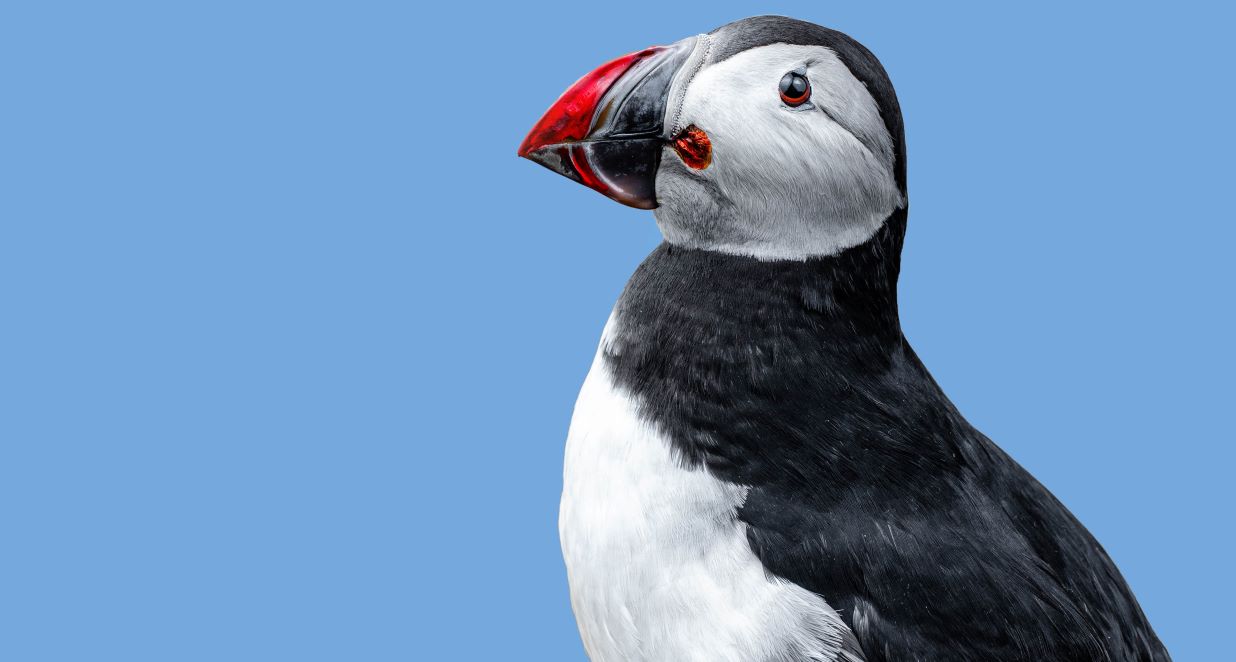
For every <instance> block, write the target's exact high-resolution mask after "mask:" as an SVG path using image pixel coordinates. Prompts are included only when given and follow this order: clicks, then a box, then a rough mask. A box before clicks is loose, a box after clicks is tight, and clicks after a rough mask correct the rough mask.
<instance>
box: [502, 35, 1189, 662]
mask: <svg viewBox="0 0 1236 662" xmlns="http://www.w3.org/2000/svg"><path fill="white" fill-rule="evenodd" d="M518 154H519V155H520V156H522V157H525V158H528V159H530V160H532V161H535V162H537V163H539V164H541V165H543V166H545V167H547V168H549V169H551V170H553V171H554V172H557V173H559V174H561V175H564V176H566V177H568V178H570V179H573V180H575V181H577V182H579V183H581V184H584V185H586V186H588V187H590V188H592V189H595V190H596V191H598V192H600V193H602V194H604V195H605V196H607V197H609V198H611V199H613V200H616V201H618V202H620V203H623V204H625V205H628V206H630V207H635V208H637V209H645V210H647V209H651V210H653V215H654V217H655V219H656V223H657V226H658V228H659V229H660V231H661V234H662V235H663V239H664V241H663V242H662V243H660V245H659V246H658V247H657V248H656V249H655V250H653V252H652V253H651V254H650V255H648V257H647V258H646V259H645V260H644V261H643V262H642V263H641V264H640V265H639V267H638V268H637V269H636V271H635V273H634V274H633V275H632V277H631V279H630V281H629V282H628V283H627V285H626V287H625V288H624V290H623V292H622V294H621V295H620V297H619V299H618V301H617V303H616V305H615V306H614V309H613V312H612V313H611V315H610V317H609V319H608V320H607V321H606V322H605V326H604V330H603V332H602V337H601V341H600V343H599V346H598V348H597V352H596V355H595V357H594V359H593V362H592V365H591V368H590V370H589V372H588V375H587V377H586V378H585V380H584V383H583V386H582V388H581V389H580V392H579V396H578V400H577V401H576V403H575V408H574V413H573V415H572V418H571V423H570V426H569V430H568V432H567V440H566V447H565V457H564V465H563V491H562V498H561V505H560V512H559V536H560V540H561V547H562V554H563V558H564V560H565V563H566V570H567V580H568V584H569V587H570V601H571V607H572V610H573V612H574V614H575V618H576V622H577V625H578V627H579V631H580V637H581V639H582V642H583V645H584V648H585V651H586V653H587V655H588V656H589V658H590V659H591V660H592V662H620V661H623V662H626V661H643V662H692V661H699V662H824V661H840V662H858V661H865V662H876V661H885V660H895V661H910V660H921V661H940V660H947V661H954V660H961V661H970V660H974V661H978V660H984V661H986V660H1001V661H1004V662H1011V661H1022V660H1025V661H1029V660H1034V661H1044V660H1069V661H1072V660H1106V661H1112V662H1117V661H1119V662H1127V661H1139V662H1141V661H1147V662H1161V661H1166V660H1170V657H1169V654H1168V652H1167V650H1166V649H1165V647H1164V646H1163V644H1162V643H1161V642H1160V640H1159V639H1158V637H1157V636H1156V634H1155V632H1154V630H1153V629H1152V628H1151V626H1150V623H1149V622H1148V621H1147V618H1146V616H1145V614H1144V613H1143V611H1142V609H1141V607H1140V606H1139V604H1138V602H1137V600H1136V598H1135V597H1134V595H1133V593H1132V591H1131V590H1130V588H1129V586H1128V584H1127V583H1126V582H1125V580H1124V578H1123V577H1122V576H1121V574H1120V571H1119V570H1118V569H1117V567H1116V566H1115V564H1114V563H1113V562H1112V560H1111V558H1110V557H1109V556H1108V554H1107V553H1106V552H1105V551H1104V550H1103V548H1102V547H1101V546H1100V544H1099V543H1098V542H1097V541H1096V539H1095V538H1094V536H1092V535H1091V534H1090V532H1089V531H1087V529H1086V528H1085V527H1084V526H1083V525H1082V524H1081V523H1080V522H1079V521H1078V520H1077V519H1076V518H1075V517H1074V516H1073V515H1072V514H1071V513H1070V512H1069V511H1068V510H1067V509H1066V507H1065V506H1064V505H1063V504H1062V503H1061V502H1060V501H1059V500H1058V499H1057V498H1056V497H1055V496H1053V495H1052V494H1051V493H1050V492H1049V491H1048V490H1047V489H1046V488H1045V487H1044V486H1043V485H1041V484H1040V483H1039V482H1038V481H1037V480H1036V479H1035V478H1034V477H1032V476H1031V475H1030V474H1029V473H1028V472H1027V471H1026V470H1025V469H1024V468H1022V467H1021V466H1020V465H1019V464H1018V463H1017V462H1016V461H1015V460H1013V459H1012V458H1011V457H1010V456H1009V455H1008V454H1006V453H1005V452H1004V451H1003V450H1002V449H1001V448H1000V447H998V446H997V445H996V444H995V443H994V442H992V441H991V440H990V439H988V438H987V437H986V436H985V435H983V433H981V432H980V431H978V430H977V429H975V427H974V426H972V425H971V424H970V423H969V422H967V421H966V419H965V418H963V416H962V415H961V413H960V412H959V411H958V409H957V407H955V406H954V404H953V403H952V402H951V401H950V400H949V399H948V397H947V396H946V395H945V394H944V392H943V391H942V390H941V388H940V386H939V385H938V384H937V383H936V381H935V380H934V379H933V378H932V376H931V374H930V373H929V372H928V371H927V369H926V368H925V367H924V365H923V363H922V362H921V361H920V360H919V358H918V356H917V355H916V354H915V352H914V350H913V349H912V348H911V346H910V344H909V343H908V342H907V340H906V337H905V335H904V334H903V332H902V328H901V324H900V320H899V314H898V307H897V280H898V276H899V271H900V259H901V252H902V245H903V243H904V237H905V231H906V225H907V218H908V209H909V205H908V196H907V182H906V175H907V170H906V146H905V137H904V128H903V119H902V114H901V111H900V107H899V105H898V100H897V96H896V94H895V92H894V89H893V86H892V84H891V82H890V80H889V77H888V75H887V73H886V72H885V70H884V68H883V66H882V65H881V63H880V61H879V60H878V59H877V58H876V57H875V56H874V55H873V54H872V53H871V52H870V51H869V50H868V49H867V48H865V47H864V46H862V45H861V44H860V43H859V42H857V41H856V40H854V39H853V38H851V37H849V36H848V35H846V34H844V33H842V32H839V31H836V30H833V29H829V28H825V27H821V26H818V25H815V24H812V23H809V22H805V21H800V20H795V19H791V18H787V17H780V16H758V17H752V18H746V19H743V20H739V21H735V22H733V23H729V24H727V25H724V26H722V27H720V28H717V29H715V30H713V31H711V32H708V33H706V34H699V35H696V36H693V37H688V38H686V39H683V40H680V41H678V42H675V43H673V44H670V45H668V46H654V47H650V48H647V49H644V50H641V51H637V52H634V53H631V54H629V55H625V56H623V57H620V58H617V59H615V60H613V61H611V62H608V63H606V64H604V65H602V66H600V67H598V68H597V69H595V70H593V71H592V72H590V73H588V74H587V75H585V76H584V77H583V78H581V79H580V80H579V81H578V82H576V83H575V84H574V85H572V86H570V87H569V88H568V89H567V91H566V92H565V93H563V94H562V96H561V97H560V98H559V99H558V100H557V101H556V102H554V103H553V105H552V106H551V107H550V108H549V110H548V111H546V112H545V114H544V115H543V116H542V117H541V119H540V120H539V121H537V122H536V123H535V125H534V126H533V128H532V130H531V131H530V132H529V133H528V134H527V137H526V138H525V139H524V141H523V143H522V144H521V145H520V146H519V149H518Z"/></svg>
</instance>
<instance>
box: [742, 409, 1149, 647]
mask: <svg viewBox="0 0 1236 662" xmlns="http://www.w3.org/2000/svg"><path fill="white" fill-rule="evenodd" d="M973 434H974V435H976V436H975V437H974V438H973V439H972V441H973V442H975V443H976V444H977V447H976V448H973V449H972V452H973V453H974V457H972V458H970V459H969V461H968V462H964V464H967V465H968V467H969V468H968V469H966V470H962V471H959V472H958V473H957V474H956V475H954V476H952V477H950V480H948V481H944V482H943V483H942V484H941V485H937V486H932V487H931V488H930V489H928V490H926V491H921V490H918V489H915V488H913V487H911V486H906V487H905V488H904V489H900V490H897V489H890V488H888V487H887V486H885V487H881V488H878V489H872V487H871V486H870V485H869V484H863V483H856V484H854V485H848V486H844V487H841V486H837V485H832V486H828V485H815V486H811V485H806V484H797V483H795V482H793V481H776V482H768V483H765V484H762V485H753V486H752V487H751V489H750V491H749V493H748V496H747V500H746V502H745V504H744V505H743V507H742V509H741V511H740V513H739V516H740V518H741V519H742V520H743V521H744V522H745V523H746V524H747V526H748V540H749V542H750V544H751V547H752V549H753V550H754V551H755V553H756V555H757V556H758V557H759V558H760V560H761V562H762V563H763V564H764V565H765V567H766V568H767V569H768V571H769V572H771V573H772V574H774V575H777V576H780V577H782V578H784V579H787V580H789V581H792V582H794V583H796V584H798V585H800V586H802V587H804V588H806V589H808V590H811V591H813V592H815V593H817V594H819V595H820V596H822V597H823V598H824V599H826V600H827V601H828V602H829V604H830V605H832V606H833V607H834V608H836V609H837V610H838V612H839V613H840V614H841V616H842V618H843V620H845V621H847V622H848V623H849V624H850V625H851V627H852V628H853V631H854V635H855V638H856V648H857V649H858V650H861V651H863V652H865V654H866V657H865V658H860V659H866V660H869V661H871V662H874V661H875V660H914V659H923V660H943V659H953V660H987V659H1002V660H1022V659H1024V660H1043V659H1059V660H1064V659H1076V660H1112V661H1121V662H1122V661H1126V660H1138V661H1146V662H1158V661H1166V660H1169V659H1170V658H1169V657H1168V655H1167V652H1166V650H1165V649H1164V648H1163V646H1162V644H1160V643H1159V641H1158V639H1157V638H1156V637H1155V635H1154V633H1153V631H1152V630H1151V629H1150V627H1149V625H1148V624H1147V622H1146V619H1145V616H1144V615H1143V614H1142V612H1141V609H1140V608H1139V607H1138V605H1137V602H1136V600H1135V599H1134V598H1133V596H1132V594H1131V592H1130V591H1129V589H1128V587H1127V585H1126V584H1125V582H1124V580H1123V579H1122V578H1121V576H1120V574H1119V572H1118V571H1117V569H1116V568H1115V565H1114V564H1113V563H1112V561H1111V559H1110V558H1109V557H1108V556H1107V554H1106V553H1105V552H1104V551H1103V549H1102V548H1101V547H1100V546H1099V544H1098V543H1097V542H1096V541H1095V540H1094V538H1093V537H1092V536H1090V534H1089V533H1088V532H1087V531H1086V530H1085V528H1083V527H1082V526H1081V524H1079V523H1078V522H1077V520H1076V519H1075V518H1073V516H1072V515H1071V514H1070V513H1069V512H1068V511H1067V510H1066V509H1065V508H1064V507H1063V506H1062V505H1061V504H1060V502H1059V501H1057V500H1056V499H1055V498H1054V497H1053V496H1052V495H1051V494H1050V493H1048V492H1047V490H1046V489H1044V488H1043V487H1042V486H1041V485H1039V483H1038V482H1037V481H1035V480H1034V479H1033V478H1032V477H1031V476H1030V475H1029V474H1028V473H1026V472H1025V471H1024V470H1023V469H1022V468H1021V467H1020V466H1018V465H1017V464H1016V463H1015V462H1014V461H1013V460H1011V459H1010V458H1008V457H1007V456H1006V455H1005V454H1004V453H1003V452H1001V451H1000V450H999V449H998V448H996V447H995V445H994V444H992V443H991V442H990V441H988V440H986V438H985V437H982V435H980V434H978V433H977V432H974V433H973ZM873 482H878V479H877V481H873ZM821 491H824V492H827V493H828V498H827V499H821V498H818V496H817V493H819V492H821ZM839 491H840V492H841V494H840V495H839V494H838V492H839ZM1010 651H1015V652H1016V653H1014V656H1010Z"/></svg>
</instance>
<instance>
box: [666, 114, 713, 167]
mask: <svg viewBox="0 0 1236 662" xmlns="http://www.w3.org/2000/svg"><path fill="white" fill-rule="evenodd" d="M671 142H672V144H673V145H674V151H675V152H678V158H680V159H682V162H683V163H686V164H687V165H688V166H690V167H691V168H693V169H695V170H703V169H704V168H707V167H708V166H709V165H710V164H711V163H712V141H711V140H709V139H708V134H707V133H705V132H704V130H703V129H701V128H699V127H698V126H695V125H694V124H692V125H690V126H688V127H687V128H685V129H683V130H682V131H679V132H678V135H676V136H674V137H673V139H672V140H671Z"/></svg>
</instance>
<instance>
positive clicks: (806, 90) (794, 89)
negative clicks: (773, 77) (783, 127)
mask: <svg viewBox="0 0 1236 662" xmlns="http://www.w3.org/2000/svg"><path fill="white" fill-rule="evenodd" d="M780 89H781V100H782V101H784V102H785V105H787V106H791V107H793V106H801V105H803V104H804V103H806V102H807V99H810V98H811V82H810V81H808V80H807V77H806V76H804V75H802V74H800V73H796V72H793V71H791V72H790V73H788V74H786V75H784V76H782V77H781V85H780Z"/></svg>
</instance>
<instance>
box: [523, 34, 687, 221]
mask: <svg viewBox="0 0 1236 662" xmlns="http://www.w3.org/2000/svg"><path fill="white" fill-rule="evenodd" d="M697 41H698V38H697V37H689V38H687V39H684V40H682V41H679V42H677V43H674V44H672V45H669V46H653V47H652V48H646V49H644V50H642V51H639V52H637V53H631V54H630V55H624V56H622V57H620V58H618V59H616V60H613V61H611V62H607V63H605V64H603V65H601V66H600V67H598V68H597V69H596V70H594V71H593V72H592V73H589V74H588V75H586V76H584V77H583V78H581V79H579V80H578V81H577V82H576V83H575V84H574V85H572V86H571V87H570V88H568V89H567V91H566V92H564V93H563V94H562V96H561V97H559V99H558V101H556V102H554V105H552V106H550V108H549V110H548V111H546V112H545V115H544V116H543V117H542V118H541V119H540V121H538V122H537V123H536V126H534V127H532V131H530V132H529V133H528V137H527V138H524V142H523V144H521V145H520V146H519V155H520V156H522V157H524V158H527V159H531V160H533V161H536V162H537V163H540V164H541V165H543V166H545V167H546V168H549V169H550V170H553V171H554V172H556V173H558V174H560V175H564V176H566V177H570V178H571V179H574V180H575V181H577V182H579V183H581V184H583V185H585V186H588V187H590V188H593V189H595V190H597V191H600V192H601V193H603V194H605V195H606V196H608V197H610V198H612V199H614V200H617V201H618V202H621V203H622V204H624V205H629V206H631V207H635V208H637V209H653V208H655V207H656V206H657V196H656V176H657V168H658V167H659V166H660V163H661V148H662V147H663V146H665V145H666V144H667V138H668V136H667V135H666V131H667V130H668V129H669V127H666V126H665V121H666V107H667V106H668V105H669V104H670V99H671V97H672V96H680V94H678V95H672V94H671V88H674V82H675V80H676V79H677V78H679V72H680V71H682V70H684V68H686V67H684V65H685V64H686V63H687V62H688V61H689V60H693V59H695V58H698V57H701V56H700V55H697V54H695V51H696V48H695V47H696V43H697ZM693 55H694V57H693ZM675 89H677V88H675Z"/></svg>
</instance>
